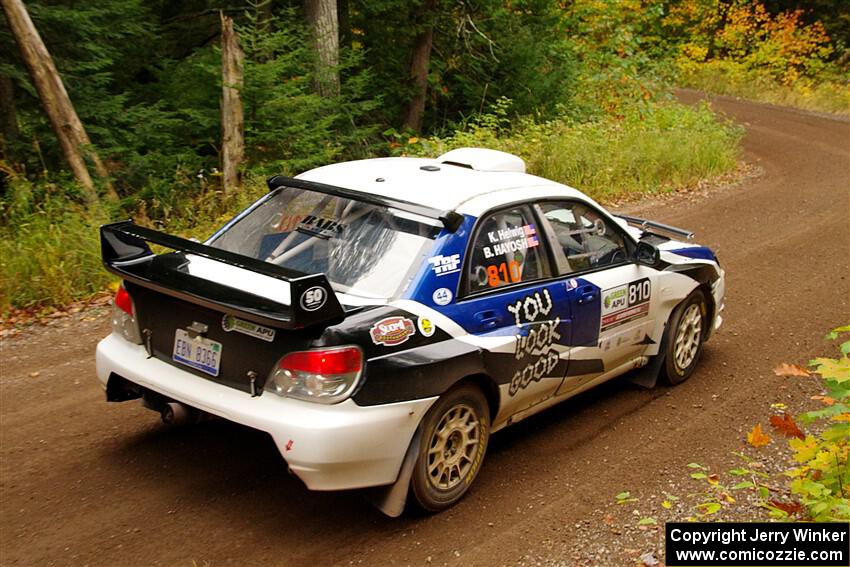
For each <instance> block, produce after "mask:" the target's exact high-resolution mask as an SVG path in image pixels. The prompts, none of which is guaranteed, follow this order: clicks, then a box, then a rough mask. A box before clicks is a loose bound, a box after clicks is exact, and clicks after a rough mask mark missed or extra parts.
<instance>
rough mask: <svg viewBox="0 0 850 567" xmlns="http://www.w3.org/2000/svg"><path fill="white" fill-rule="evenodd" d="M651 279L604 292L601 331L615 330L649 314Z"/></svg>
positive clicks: (644, 279)
mask: <svg viewBox="0 0 850 567" xmlns="http://www.w3.org/2000/svg"><path fill="white" fill-rule="evenodd" d="M651 292H652V284H651V283H650V281H649V278H643V279H642V280H636V281H633V282H629V283H627V284H625V285H620V286H617V287H612V288H611V289H606V290H605V291H603V292H602V320H601V321H600V324H599V331H600V332H602V331H606V330H608V329H613V328H614V327H618V326H620V325H624V324H626V323H628V322H630V321H634V320H635V319H640V318H641V317H646V315H647V314H649V299H650V297H651V295H652V293H651Z"/></svg>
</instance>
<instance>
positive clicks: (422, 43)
mask: <svg viewBox="0 0 850 567" xmlns="http://www.w3.org/2000/svg"><path fill="white" fill-rule="evenodd" d="M436 4H437V3H436V0H425V4H424V5H423V6H422V10H423V15H424V17H423V18H422V20H423V21H424V22H425V25H424V28H423V29H422V31H421V32H419V34H417V36H416V42H415V43H414V45H413V55H412V57H411V60H410V77H411V79H412V80H413V96H412V97H411V98H410V103H409V104H408V106H407V114H406V115H405V118H404V125H405V126H407V127H408V128H410V129H411V130H413V131H414V132H419V131H420V130H421V129H422V115H423V114H424V113H425V96H426V94H427V92H428V69H429V67H430V65H431V46H432V44H433V43H434V18H435V16H436V8H437V5H436Z"/></svg>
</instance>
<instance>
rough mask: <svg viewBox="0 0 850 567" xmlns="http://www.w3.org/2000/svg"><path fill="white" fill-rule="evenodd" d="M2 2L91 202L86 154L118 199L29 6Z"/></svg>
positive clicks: (64, 150)
mask: <svg viewBox="0 0 850 567" xmlns="http://www.w3.org/2000/svg"><path fill="white" fill-rule="evenodd" d="M0 4H2V6H3V11H4V12H5V13H6V19H7V20H8V22H9V28H10V29H11V30H12V34H13V35H14V36H15V40H16V41H17V43H18V46H19V47H20V49H21V57H22V58H23V60H24V63H26V66H27V69H28V70H29V72H30V76H31V77H32V81H33V84H34V85H35V88H36V90H37V91H38V95H39V98H41V103H42V105H43V106H44V110H45V112H46V113H47V116H48V118H49V119H50V124H51V125H52V126H53V130H54V132H56V137H57V138H58V139H59V145H60V146H61V147H62V153H63V154H64V155H65V160H66V161H67V162H68V165H69V166H70V167H71V171H72V172H73V174H74V177H75V178H76V179H77V181H78V182H79V183H80V185H82V187H83V197H84V198H85V200H86V202H87V203H89V204H93V203H96V202H97V200H98V198H97V191H96V190H95V186H94V183H93V182H92V178H91V176H90V175H89V171H88V168H87V167H86V162H85V160H84V156H85V157H87V158H88V159H89V160H91V162H92V164H93V165H94V169H95V172H96V173H97V175H98V176H100V177H101V178H102V179H103V181H104V184H105V187H106V195H107V197H108V198H109V199H110V200H117V199H118V194H117V193H115V189H113V188H112V185H111V184H110V183H109V180H108V173H107V171H106V168H105V167H104V166H103V162H101V161H100V157H99V156H98V155H97V153H96V152H95V151H94V149H93V148H92V145H91V140H90V139H89V137H88V134H86V130H85V128H83V124H82V122H80V118H79V117H78V116H77V112H76V111H75V110H74V106H73V105H72V104H71V99H70V98H69V97H68V93H67V91H66V90H65V85H64V84H63V83H62V78H61V77H60V76H59V72H58V71H57V70H56V65H54V63H53V58H52V57H51V56H50V53H49V52H48V51H47V47H45V45H44V42H43V41H42V40H41V36H40V35H39V34H38V30H36V29H35V26H34V25H33V23H32V20H31V19H30V16H29V13H28V12H27V9H26V7H25V6H24V4H23V2H22V1H21V0H0Z"/></svg>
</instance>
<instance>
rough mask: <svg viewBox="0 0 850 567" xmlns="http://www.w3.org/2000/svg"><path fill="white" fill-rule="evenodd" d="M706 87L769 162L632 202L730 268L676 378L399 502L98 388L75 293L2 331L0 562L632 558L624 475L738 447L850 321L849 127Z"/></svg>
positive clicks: (800, 395)
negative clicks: (693, 366) (341, 488)
mask: <svg viewBox="0 0 850 567" xmlns="http://www.w3.org/2000/svg"><path fill="white" fill-rule="evenodd" d="M681 96H682V97H683V98H684V99H685V100H687V101H693V100H695V99H696V97H697V95H696V94H694V93H683V94H682V95H681ZM713 105H714V106H715V108H717V109H719V110H720V111H722V112H724V113H726V114H727V115H728V116H729V117H731V118H733V119H734V120H736V121H738V122H739V123H741V124H743V125H744V126H745V127H746V129H747V134H746V137H745V139H744V148H745V154H744V158H745V160H746V161H748V162H749V163H751V164H754V165H755V166H757V167H759V168H760V169H761V171H762V172H763V173H762V175H760V176H758V177H755V178H751V179H747V180H745V181H744V182H742V183H739V184H737V185H736V186H733V187H729V188H725V189H720V190H717V191H715V192H712V193H711V194H710V195H708V196H704V197H700V198H682V199H671V200H663V201H660V202H652V203H650V204H642V205H637V207H636V209H637V210H640V209H648V210H641V212H643V213H644V214H646V215H647V216H650V217H651V218H654V219H657V220H660V221H663V222H668V223H670V224H673V225H677V226H683V227H687V228H689V229H692V230H694V231H695V232H696V233H697V239H698V240H699V241H701V242H704V243H706V244H708V245H709V246H712V247H714V248H715V249H716V250H718V251H719V257H720V259H721V262H722V264H723V267H724V268H725V269H726V271H727V281H728V299H727V308H726V311H725V313H724V319H725V323H724V326H723V328H722V330H721V331H720V332H719V333H718V334H717V335H716V336H715V337H714V338H713V339H712V341H711V342H710V343H709V344H708V346H707V349H706V351H705V353H704V359H703V361H702V364H701V366H700V368H699V369H698V371H697V373H696V374H695V375H694V376H693V378H691V379H690V380H689V381H688V382H686V383H685V384H682V385H681V386H679V387H676V388H674V389H666V388H657V389H654V390H643V389H640V388H637V387H635V386H632V385H631V384H629V383H628V382H626V381H615V382H613V383H609V384H607V385H604V386H602V387H599V388H597V389H595V390H594V391H591V392H588V393H587V394H584V395H582V396H580V397H578V398H575V399H573V400H571V401H568V402H566V403H564V404H561V405H560V406H558V407H555V408H553V409H551V410H549V411H547V412H545V413H544V414H543V415H540V416H538V417H535V418H532V419H529V420H527V421H525V422H522V423H520V424H519V425H517V426H515V427H513V428H509V429H508V430H505V431H504V432H502V433H500V434H497V435H495V436H494V437H493V439H492V442H491V449H490V451H489V453H488V456H487V461H486V463H485V466H484V468H483V470H482V472H481V474H480V476H479V477H478V480H477V481H476V486H475V487H474V489H473V490H472V492H471V493H470V494H469V496H468V497H467V498H466V499H465V500H464V501H463V502H461V503H460V504H459V505H458V506H456V507H455V508H453V509H451V510H450V511H448V512H446V513H443V514H440V515H437V516H433V517H403V518H400V519H389V518H386V517H384V516H382V515H381V514H380V513H379V512H378V511H376V510H374V509H372V508H371V507H370V506H369V505H368V504H366V503H365V502H364V500H363V499H362V496H361V495H360V494H358V493H356V492H349V493H311V492H308V491H307V490H306V489H305V488H304V487H303V486H302V484H301V483H300V482H299V481H298V480H297V479H296V478H295V477H292V476H289V475H288V474H287V473H286V469H285V466H284V463H283V461H282V459H281V457H280V456H279V455H278V453H277V451H276V449H275V447H274V445H273V444H272V442H271V440H270V439H269V438H268V437H266V436H265V435H264V434H261V433H257V432H254V431H251V430H249V429H246V428H243V427H240V426H237V425H234V424H229V423H226V422H223V421H213V422H207V423H204V424H201V425H198V426H195V427H192V428H187V429H182V430H176V431H173V430H167V429H165V428H164V427H163V426H162V425H160V423H159V420H158V419H157V416H156V415H155V414H153V413H151V412H149V411H147V410H143V409H141V408H140V407H139V406H138V405H137V404H134V403H130V404H110V405H107V404H106V403H105V402H104V401H103V393H102V391H101V389H100V386H99V385H98V383H97V381H96V379H95V376H94V347H95V344H96V342H97V341H98V340H99V339H100V338H101V337H102V336H105V335H106V334H107V333H108V325H109V323H108V320H107V311H106V309H105V308H102V307H101V308H97V309H94V310H88V311H84V312H82V313H78V314H76V315H73V316H71V317H68V318H66V319H62V320H58V321H57V322H55V323H54V324H53V325H52V326H49V327H34V328H32V329H30V330H28V331H26V332H24V333H22V334H20V335H17V336H15V337H12V338H8V339H5V340H3V342H2V343H0V348H2V353H0V361H2V367H0V370H2V377H0V408H1V409H0V563H2V564H3V565H41V566H48V565H105V566H120V565H128V566H129V565H186V566H192V565H198V566H205V565H209V566H213V567H218V566H224V565H287V566H305V567H307V566H310V567H312V566H316V565H349V564H355V565H357V564H362V565H429V564H431V565H443V564H448V565H482V566H491V565H520V564H563V565H574V564H578V565H590V564H596V565H630V564H631V565H634V560H633V559H632V560H630V559H629V557H634V553H636V552H638V551H640V552H643V551H646V550H645V549H640V548H637V549H633V550H627V549H625V547H626V546H627V545H628V543H624V542H623V541H622V538H620V539H617V538H616V537H615V536H613V535H611V533H612V530H611V526H610V525H605V524H604V523H603V522H600V521H599V518H600V514H603V513H604V514H608V513H607V512H606V510H609V509H611V510H613V511H612V512H611V515H610V516H606V517H608V518H609V520H608V524H616V523H618V522H619V523H626V522H629V521H631V522H632V524H633V523H634V521H633V520H630V519H629V518H628V517H627V515H628V514H632V513H633V512H632V511H631V510H625V509H624V507H622V506H621V507H615V506H613V505H612V502H613V498H614V494H616V493H618V492H620V491H621V490H630V491H631V492H632V493H633V494H639V495H645V498H646V499H647V502H648V501H649V500H648V499H649V498H650V496H653V495H658V494H661V493H662V491H664V490H667V487H668V485H669V482H670V479H671V478H673V477H678V476H682V473H681V471H682V470H683V467H684V465H685V464H686V463H688V462H691V461H699V462H701V463H704V464H707V465H710V466H713V467H717V468H722V467H724V466H726V465H727V464H728V462H729V461H730V459H731V457H730V456H729V452H730V451H731V450H734V449H736V448H738V447H740V445H741V441H742V440H743V438H744V435H745V432H746V431H747V430H748V429H750V428H751V427H752V425H753V424H754V423H756V422H758V421H759V420H762V421H764V419H765V415H766V414H767V412H768V411H769V404H770V403H771V402H778V401H781V402H784V403H787V404H788V405H789V407H790V408H792V409H794V408H798V407H802V406H801V404H802V403H803V402H804V401H805V400H806V399H807V398H808V396H809V395H811V393H812V392H810V391H808V390H807V389H806V388H805V387H800V386H797V385H795V384H793V383H791V382H789V381H788V379H787V378H778V377H776V376H774V375H773V373H772V371H771V369H772V368H773V367H774V366H775V365H776V364H778V363H780V362H804V361H806V360H808V359H809V358H810V357H811V356H812V355H815V354H821V353H828V352H829V347H828V345H826V344H825V343H824V342H823V341H822V340H821V337H822V336H823V334H824V333H825V332H826V331H827V330H829V329H831V328H833V327H836V326H838V325H840V324H846V323H847V322H848V319H850V306H848V300H849V299H850V280H848V278H850V269H848V258H850V222H848V210H850V124H848V122H847V121H846V120H839V119H835V118H830V117H825V116H820V115H816V114H812V113H806V112H800V111H794V110H789V109H782V108H777V107H771V106H766V105H760V104H754V103H749V102H742V101H736V100H733V99H728V98H718V99H713ZM613 533H616V530H613ZM635 545H636V546H639V545H640V542H637V543H636V544H635ZM627 551H628V552H629V553H630V554H631V555H629V554H627V553H626V552H627Z"/></svg>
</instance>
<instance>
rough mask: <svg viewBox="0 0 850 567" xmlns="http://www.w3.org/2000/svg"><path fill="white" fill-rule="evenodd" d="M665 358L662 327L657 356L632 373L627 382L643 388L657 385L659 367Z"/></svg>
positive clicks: (665, 341) (665, 334)
mask: <svg viewBox="0 0 850 567" xmlns="http://www.w3.org/2000/svg"><path fill="white" fill-rule="evenodd" d="M665 356H667V326H666V325H665V327H664V333H662V335H661V344H660V345H658V354H656V355H655V356H653V357H652V359H651V360H650V362H649V364H647V365H646V366H644V367H643V368H641V369H640V370H637V371H636V372H633V373H632V374H631V375H630V376H629V381H630V382H631V383H632V384H637V385H638V386H641V387H643V388H647V389H649V388H654V387H655V385H656V384H657V383H658V373H659V372H661V367H662V366H663V365H664V357H665Z"/></svg>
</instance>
